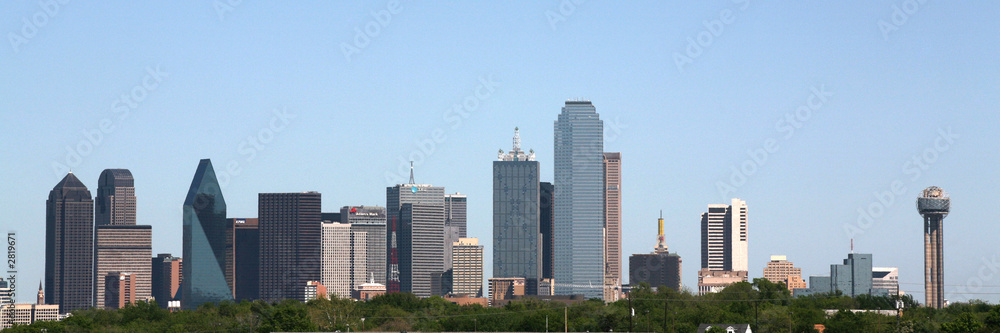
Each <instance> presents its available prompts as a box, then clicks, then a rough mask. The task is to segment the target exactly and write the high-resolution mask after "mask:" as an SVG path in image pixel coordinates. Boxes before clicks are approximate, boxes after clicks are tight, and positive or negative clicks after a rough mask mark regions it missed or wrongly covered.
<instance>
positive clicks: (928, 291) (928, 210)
mask: <svg viewBox="0 0 1000 333" xmlns="http://www.w3.org/2000/svg"><path fill="white" fill-rule="evenodd" d="M917 210H918V211H919V212H920V215H921V216H923V217H924V291H925V293H924V294H925V300H924V305H925V306H927V307H931V308H935V309H940V308H943V307H944V218H945V217H946V216H948V212H950V211H951V198H949V197H948V193H947V192H945V191H944V190H942V189H941V188H940V187H937V186H931V187H928V188H926V189H924V190H923V192H921V193H920V197H919V198H917Z"/></svg>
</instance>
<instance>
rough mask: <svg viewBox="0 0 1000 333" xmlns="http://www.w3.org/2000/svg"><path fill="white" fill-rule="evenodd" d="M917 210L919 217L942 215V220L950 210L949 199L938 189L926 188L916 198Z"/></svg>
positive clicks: (946, 194) (934, 187) (935, 187)
mask: <svg viewBox="0 0 1000 333" xmlns="http://www.w3.org/2000/svg"><path fill="white" fill-rule="evenodd" d="M917 210H918V211H920V215H925V216H926V215H942V216H941V217H942V218H944V217H945V216H948V211H950V210H951V198H948V193H947V192H945V191H944V190H942V189H941V188H940V187H937V186H931V187H928V188H926V189H924V190H923V192H921V193H920V197H919V198H917Z"/></svg>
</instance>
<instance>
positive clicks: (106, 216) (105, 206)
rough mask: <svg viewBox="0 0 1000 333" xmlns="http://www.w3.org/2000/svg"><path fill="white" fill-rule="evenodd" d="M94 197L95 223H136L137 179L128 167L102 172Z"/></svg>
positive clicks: (99, 224)
mask: <svg viewBox="0 0 1000 333" xmlns="http://www.w3.org/2000/svg"><path fill="white" fill-rule="evenodd" d="M94 199H95V200H94V201H95V202H94V203H95V206H94V209H95V212H94V218H95V220H94V224H95V225H98V226H101V225H135V223H136V210H135V206H136V199H135V181H134V179H133V178H132V172H131V171H129V170H128V169H106V170H104V172H101V177H100V178H99V180H98V181H97V195H96V198H94ZM102 281H103V279H102Z"/></svg>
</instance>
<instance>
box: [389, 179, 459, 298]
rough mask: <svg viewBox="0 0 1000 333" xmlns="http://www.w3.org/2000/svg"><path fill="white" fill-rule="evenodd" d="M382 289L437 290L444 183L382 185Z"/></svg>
mask: <svg viewBox="0 0 1000 333" xmlns="http://www.w3.org/2000/svg"><path fill="white" fill-rule="evenodd" d="M385 191H386V198H385V203H386V204H385V206H386V207H385V208H386V219H387V221H386V228H387V229H386V247H387V248H388V257H387V259H386V266H387V267H386V290H387V291H388V292H398V291H402V292H412V293H414V294H416V295H417V296H419V297H430V296H431V295H435V294H440V293H441V289H442V288H441V283H440V282H441V275H442V274H443V273H444V266H445V265H444V261H445V248H444V247H445V244H444V240H445V235H444V232H445V228H444V222H445V216H444V187H437V186H431V185H427V184H415V182H414V181H413V176H412V175H411V176H410V184H399V185H396V186H392V187H386V189H385Z"/></svg>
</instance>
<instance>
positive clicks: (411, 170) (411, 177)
mask: <svg viewBox="0 0 1000 333" xmlns="http://www.w3.org/2000/svg"><path fill="white" fill-rule="evenodd" d="M416 183H417V182H416V181H414V180H413V161H410V184H416Z"/></svg>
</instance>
